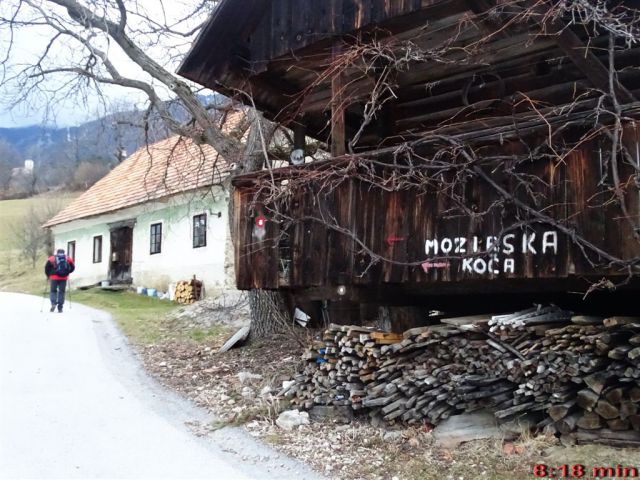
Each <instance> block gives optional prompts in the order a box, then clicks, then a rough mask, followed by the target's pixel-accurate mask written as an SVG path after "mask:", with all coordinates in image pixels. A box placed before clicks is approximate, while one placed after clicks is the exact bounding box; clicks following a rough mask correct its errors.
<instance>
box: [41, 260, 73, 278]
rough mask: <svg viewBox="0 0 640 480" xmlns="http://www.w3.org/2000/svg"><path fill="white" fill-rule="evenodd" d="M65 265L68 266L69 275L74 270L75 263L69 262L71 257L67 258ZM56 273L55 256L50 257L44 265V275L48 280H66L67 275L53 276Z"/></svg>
mask: <svg viewBox="0 0 640 480" xmlns="http://www.w3.org/2000/svg"><path fill="white" fill-rule="evenodd" d="M67 263H68V264H69V273H71V272H73V271H74V270H75V269H76V265H75V263H73V260H71V257H67ZM55 271H56V256H55V255H52V256H50V257H49V258H48V260H47V263H45V264H44V274H45V275H46V276H47V278H48V279H50V280H67V279H68V278H69V275H67V276H66V277H61V276H59V275H56V274H55Z"/></svg>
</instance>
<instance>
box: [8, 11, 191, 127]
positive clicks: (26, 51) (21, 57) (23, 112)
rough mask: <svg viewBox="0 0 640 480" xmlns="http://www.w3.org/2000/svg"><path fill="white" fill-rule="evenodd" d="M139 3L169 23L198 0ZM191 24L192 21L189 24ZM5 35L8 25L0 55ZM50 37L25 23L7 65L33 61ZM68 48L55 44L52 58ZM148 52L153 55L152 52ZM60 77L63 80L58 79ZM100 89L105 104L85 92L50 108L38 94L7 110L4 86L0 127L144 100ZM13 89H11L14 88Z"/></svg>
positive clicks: (67, 118)
mask: <svg viewBox="0 0 640 480" xmlns="http://www.w3.org/2000/svg"><path fill="white" fill-rule="evenodd" d="M15 1H17V0H0V13H1V14H4V15H6V13H7V8H11V4H12V3H15ZM129 1H131V0H129ZM45 3H46V2H45ZM139 3H140V5H141V8H146V9H147V10H148V11H150V12H151V14H152V15H154V18H156V15H158V16H160V17H164V16H166V18H167V19H168V21H167V23H171V21H172V19H177V18H182V16H183V15H184V13H185V12H186V11H190V9H189V7H190V6H191V5H194V4H197V3H198V0H165V2H164V7H165V8H164V11H162V10H161V9H159V8H158V5H159V4H160V2H159V0H139ZM4 15H3V16H4ZM129 24H130V27H134V28H135V27H137V26H138V25H137V24H136V17H135V16H130V17H129ZM195 24H196V23H195V22H194V23H193V24H192V25H195ZM9 38H10V32H9V29H8V28H2V27H1V26H0V56H2V55H4V52H5V51H6V49H7V46H8V42H9ZM50 38H51V32H50V30H48V29H44V28H40V29H36V28H33V27H29V28H28V29H27V28H25V29H22V30H20V31H18V32H17V33H16V34H15V36H14V49H15V50H14V52H13V53H14V54H13V55H12V57H11V65H10V68H19V66H20V65H21V64H23V65H24V64H34V63H35V61H36V59H37V58H38V56H39V54H40V53H41V52H42V51H43V50H44V49H45V48H46V46H47V43H48V41H49V39H50ZM167 41H169V40H167ZM167 47H168V45H160V46H159V48H157V49H155V52H156V54H157V56H159V57H162V54H163V53H164V52H163V50H164V49H165V48H167ZM106 48H108V50H109V57H110V59H111V60H112V61H114V63H115V64H116V65H117V67H118V68H119V70H120V71H121V73H123V74H124V75H126V76H130V77H132V78H140V79H143V78H144V77H145V75H144V73H143V72H142V70H141V69H140V68H139V67H138V66H137V65H135V64H133V63H132V62H130V61H128V59H127V58H126V56H125V55H124V53H123V52H122V51H120V50H119V48H118V47H114V46H113V45H111V46H110V47H106ZM178 48H179V51H180V52H181V54H186V53H187V51H188V46H181V47H178ZM69 49H70V47H69V45H65V44H58V45H57V46H55V47H54V49H53V51H52V59H53V60H54V61H59V63H60V64H61V65H64V63H65V62H66V61H68V60H67V58H68V57H69V55H70V53H69ZM150 54H151V55H153V53H150ZM156 60H158V58H156ZM172 70H175V68H172ZM60 81H63V80H62V79H61V80H60ZM103 91H104V93H106V100H107V102H108V103H109V104H110V105H107V106H105V105H104V104H103V102H101V101H99V100H98V97H97V96H96V95H89V96H88V97H87V98H86V99H83V100H82V101H81V102H78V99H75V98H72V99H69V100H65V101H62V102H61V103H60V104H57V105H56V106H55V108H53V109H47V107H46V105H47V102H46V98H45V96H42V95H40V96H37V97H32V98H31V99H30V101H29V102H25V103H22V104H19V105H17V106H14V107H13V108H12V109H10V110H9V108H8V107H9V105H8V104H7V98H8V97H7V89H5V90H4V91H2V90H0V127H20V126H27V125H34V124H43V123H46V124H48V125H57V126H61V127H64V126H73V125H78V124H81V123H84V122H86V121H88V120H92V119H95V118H97V117H98V116H101V115H103V114H104V112H105V110H106V111H113V110H116V109H123V108H127V107H128V106H133V105H134V104H137V105H138V106H142V104H143V102H144V100H145V97H144V96H143V95H141V94H138V93H136V92H134V91H131V90H127V89H124V88H121V87H115V86H113V87H106V88H105V89H104V90H103ZM13 92H15V88H14V90H13Z"/></svg>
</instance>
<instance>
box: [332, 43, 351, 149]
mask: <svg viewBox="0 0 640 480" xmlns="http://www.w3.org/2000/svg"><path fill="white" fill-rule="evenodd" d="M342 48H343V47H342V43H341V41H340V40H339V39H337V40H335V41H334V43H333V45H332V48H331V63H332V64H335V62H337V61H339V58H340V54H341V53H342ZM343 77H344V74H343V73H342V72H338V73H336V74H335V75H334V76H333V78H332V79H331V155H332V156H333V157H340V156H342V155H344V154H345V153H346V143H347V137H346V121H345V105H344V101H345V99H344V78H343Z"/></svg>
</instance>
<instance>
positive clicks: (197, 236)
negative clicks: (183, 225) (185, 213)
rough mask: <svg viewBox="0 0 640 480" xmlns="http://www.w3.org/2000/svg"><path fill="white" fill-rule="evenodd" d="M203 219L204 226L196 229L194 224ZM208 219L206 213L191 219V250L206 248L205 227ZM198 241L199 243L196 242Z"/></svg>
mask: <svg viewBox="0 0 640 480" xmlns="http://www.w3.org/2000/svg"><path fill="white" fill-rule="evenodd" d="M201 219H204V225H201V224H199V225H198V226H197V227H196V222H197V221H199V220H201ZM208 222H209V219H208V217H207V214H206V212H205V213H200V214H198V215H194V216H193V219H192V229H193V232H192V235H191V244H192V246H193V248H202V247H206V246H207V227H208V226H209V225H208ZM197 240H199V242H196V241H197Z"/></svg>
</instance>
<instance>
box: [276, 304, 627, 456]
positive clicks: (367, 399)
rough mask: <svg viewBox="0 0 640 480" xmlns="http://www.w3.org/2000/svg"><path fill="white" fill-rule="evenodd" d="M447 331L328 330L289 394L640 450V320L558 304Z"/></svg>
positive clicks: (308, 404)
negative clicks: (473, 416) (481, 418)
mask: <svg viewBox="0 0 640 480" xmlns="http://www.w3.org/2000/svg"><path fill="white" fill-rule="evenodd" d="M441 322H442V323H441V324H438V325H431V326H428V327H422V328H414V329H411V330H408V331H406V332H404V334H402V335H399V334H389V333H383V332H379V331H374V330H371V329H366V328H363V327H356V326H342V325H331V327H330V328H329V329H328V330H326V331H325V332H324V334H323V337H322V338H320V339H318V340H317V341H316V342H315V343H314V344H313V345H312V347H311V348H310V349H309V350H308V351H307V352H306V353H305V359H306V360H307V363H306V366H305V368H304V370H303V371H302V372H300V374H298V375H296V377H295V379H294V380H295V382H294V383H293V385H291V386H290V387H289V388H288V390H287V391H284V392H283V394H285V395H286V396H288V397H290V398H291V400H292V403H294V404H296V405H298V406H300V407H302V408H306V409H310V408H312V407H313V406H315V405H325V406H326V405H334V406H341V407H343V406H350V407H352V408H353V410H354V411H360V412H364V413H366V414H368V415H369V416H370V417H371V418H373V419H376V420H378V421H379V420H382V421H384V422H387V423H390V424H394V423H404V424H418V423H425V422H426V423H430V424H432V425H437V424H438V423H439V422H441V421H443V420H445V419H446V418H448V417H449V416H451V415H454V414H458V413H463V412H472V411H475V410H480V409H487V408H489V409H492V411H493V412H494V414H495V416H496V417H497V418H498V419H499V420H510V419H513V418H514V417H517V416H519V415H522V414H525V413H526V414H527V415H537V417H538V421H539V422H540V423H539V425H540V427H543V426H544V427H545V428H547V429H548V430H551V431H553V432H555V433H557V434H558V435H562V436H563V438H564V439H566V440H568V441H571V442H576V441H577V442H593V439H594V438H595V437H598V435H599V434H602V435H601V436H602V439H601V440H599V442H600V443H607V444H611V445H620V446H624V445H633V446H640V318H631V317H611V318H606V319H605V318H597V317H584V316H572V314H571V313H570V312H566V311H563V310H561V309H559V308H557V307H553V306H551V307H544V308H542V307H537V308H533V309H530V310H525V311H522V312H517V313H514V314H512V315H500V316H490V315H486V316H476V317H463V318H455V319H443V320H442V321H441ZM598 438H599V437H598Z"/></svg>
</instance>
